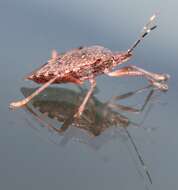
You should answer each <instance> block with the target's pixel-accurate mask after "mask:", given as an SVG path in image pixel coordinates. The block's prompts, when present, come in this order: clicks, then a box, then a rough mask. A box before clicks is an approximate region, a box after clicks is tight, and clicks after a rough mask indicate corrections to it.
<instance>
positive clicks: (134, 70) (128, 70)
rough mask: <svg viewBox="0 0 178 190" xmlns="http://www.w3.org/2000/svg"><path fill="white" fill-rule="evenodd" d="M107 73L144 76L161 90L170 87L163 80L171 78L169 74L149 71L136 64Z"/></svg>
mask: <svg viewBox="0 0 178 190" xmlns="http://www.w3.org/2000/svg"><path fill="white" fill-rule="evenodd" d="M107 74H108V75H109V76H113V77H122V76H144V77H146V78H147V79H148V80H149V82H150V83H151V84H152V85H153V86H155V87H156V88H158V89H160V90H167V89H168V86H167V85H166V84H164V83H162V82H163V81H166V80H167V79H168V78H169V75H167V74H158V73H152V72H148V71H146V70H144V69H141V68H139V67H136V66H127V67H123V68H121V69H119V70H116V71H113V72H110V73H107Z"/></svg>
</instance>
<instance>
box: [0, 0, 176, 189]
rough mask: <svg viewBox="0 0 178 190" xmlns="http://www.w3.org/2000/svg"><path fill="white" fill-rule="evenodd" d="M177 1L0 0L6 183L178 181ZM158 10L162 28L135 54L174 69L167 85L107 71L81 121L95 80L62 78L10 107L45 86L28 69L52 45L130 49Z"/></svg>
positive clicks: (157, 184)
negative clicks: (29, 77) (78, 113)
mask: <svg viewBox="0 0 178 190" xmlns="http://www.w3.org/2000/svg"><path fill="white" fill-rule="evenodd" d="M176 7H177V2H176V1H174V0H171V1H169V2H166V3H165V2H164V4H163V2H162V1H157V2H153V1H151V2H149V3H144V4H143V2H142V1H139V0H136V1H134V2H130V1H124V2H121V1H114V0H113V1H109V2H104V1H101V0H97V1H94V0H93V1H92V0H91V1H80V0H77V1H75V2H71V1H56V0H52V1H47V0H46V1H41V0H37V1H33V0H32V1H30V2H24V1H22V0H16V1H13V2H12V1H9V0H6V1H4V0H2V1H0V21H1V22H0V23H1V31H0V34H1V35H0V42H1V43H0V49H1V51H0V55H1V63H0V65H1V69H0V86H1V100H0V105H1V106H0V119H1V125H0V155H1V157H0V160H1V162H0V187H1V188H2V189H12V188H13V189H43V190H44V189H62V190H65V189H66V190H67V189H97V190H99V189H102V190H105V189H156V190H157V189H161V190H163V189H165V190H166V189H176V188H177V186H178V183H177V177H178V168H177V160H178V151H177V145H178V128H177V123H178V117H177V110H178V103H177V97H178V87H177V81H178V77H177V41H176V39H177V32H178V27H177V26H176V24H175V22H176V21H175V18H176V16H177V9H176ZM157 10H159V12H160V15H159V17H158V21H157V23H158V29H156V30H155V31H154V32H152V33H151V34H150V35H149V36H148V37H147V38H146V39H145V40H144V42H143V43H142V44H141V45H140V46H139V47H138V48H137V49H136V51H135V55H134V58H133V59H132V60H130V61H129V62H128V64H133V65H137V66H139V67H141V68H144V69H147V70H149V71H154V72H163V73H168V74H170V75H171V78H170V80H169V91H168V92H166V93H161V92H159V91H155V90H153V89H152V88H146V89H144V90H142V91H139V93H135V92H136V90H137V89H141V88H142V87H143V86H146V85H147V82H146V80H145V79H142V78H137V79H136V78H127V77H124V78H111V77H107V76H101V77H98V78H97V89H96V92H95V93H94V96H93V97H92V98H91V99H90V102H89V104H88V107H87V110H86V111H85V113H84V115H83V117H82V118H81V120H80V121H79V123H77V122H75V121H73V120H72V114H73V113H74V111H75V109H76V107H77V105H78V104H79V103H80V102H81V98H82V97H83V96H84V94H85V93H86V89H87V88H88V83H86V84H85V85H84V86H83V87H82V88H81V89H80V88H78V87H76V86H75V85H72V84H62V85H55V86H52V87H50V88H48V89H47V90H46V91H44V93H42V94H41V95H39V96H38V97H36V98H35V99H34V100H33V101H32V102H31V103H30V104H28V106H27V107H24V108H23V109H19V110H16V111H12V110H9V109H8V105H9V102H11V101H12V100H17V99H20V98H22V97H24V96H27V95H29V94H31V92H32V91H34V89H35V88H36V87H37V85H36V84H34V83H32V82H30V81H23V80H22V78H23V76H24V75H26V74H27V73H29V72H30V71H32V70H34V69H35V68H37V67H39V66H40V65H42V64H43V63H45V62H46V60H47V59H48V58H49V56H50V52H51V50H52V49H53V48H56V49H57V50H58V51H59V52H60V51H61V52H64V51H66V50H68V49H70V48H74V47H79V46H81V45H88V46H89V45H102V46H105V47H107V48H110V49H111V50H113V51H116V50H121V51H122V50H126V49H127V48H129V46H130V45H131V44H132V43H133V42H134V41H135V39H136V37H137V36H138V33H139V31H140V29H141V28H142V26H143V25H144V23H145V22H146V21H147V19H148V18H149V17H150V16H151V15H152V14H153V13H154V12H155V11H157ZM128 92H133V93H128ZM121 95H122V96H121ZM113 97H114V98H113ZM142 108H143V109H142ZM139 109H141V112H139ZM143 162H144V164H143ZM144 166H146V168H147V169H144ZM151 182H152V184H151Z"/></svg>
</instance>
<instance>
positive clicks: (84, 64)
mask: <svg viewBox="0 0 178 190" xmlns="http://www.w3.org/2000/svg"><path fill="white" fill-rule="evenodd" d="M113 62H114V59H113V53H112V52H111V51H110V50H109V49H106V48H104V47H101V46H90V47H84V48H78V49H73V50H70V51H68V52H66V53H64V54H62V55H59V57H58V58H57V60H56V61H55V62H53V61H49V62H48V63H47V64H45V65H44V66H42V67H41V68H40V69H38V70H36V71H35V72H33V73H32V74H31V75H29V76H28V77H27V78H28V79H31V80H34V81H36V82H38V83H43V82H47V81H48V80H50V79H51V78H52V77H54V76H56V75H59V79H58V80H56V81H55V82H56V83H59V82H71V81H70V79H71V78H75V79H79V80H81V81H83V80H86V79H89V78H91V77H94V76H97V75H99V74H102V73H103V72H104V71H105V69H110V68H111V67H112V66H113Z"/></svg>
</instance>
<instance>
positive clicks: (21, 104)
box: [10, 76, 58, 109]
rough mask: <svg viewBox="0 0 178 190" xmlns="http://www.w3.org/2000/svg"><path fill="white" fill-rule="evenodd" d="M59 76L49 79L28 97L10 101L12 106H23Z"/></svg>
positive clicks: (13, 107)
mask: <svg viewBox="0 0 178 190" xmlns="http://www.w3.org/2000/svg"><path fill="white" fill-rule="evenodd" d="M57 78H58V76H56V77H54V78H52V79H51V80H49V81H48V82H47V83H45V84H44V85H43V86H41V87H40V88H39V89H37V90H36V91H35V92H34V93H32V94H31V95H30V96H28V97H26V98H25V99H23V100H20V101H17V102H12V103H10V108H12V109H15V108H18V107H22V106H24V105H25V104H27V103H28V102H29V101H30V100H31V99H32V98H34V97H35V96H37V95H38V94H39V93H41V92H42V91H43V90H44V89H46V88H47V87H48V86H49V85H50V84H52V83H53V82H54V81H55V80H56V79H57Z"/></svg>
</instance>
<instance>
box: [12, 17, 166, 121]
mask: <svg viewBox="0 0 178 190" xmlns="http://www.w3.org/2000/svg"><path fill="white" fill-rule="evenodd" d="M155 18H156V15H153V16H152V17H150V19H149V22H148V23H147V24H146V25H145V27H144V30H143V33H141V35H140V37H139V39H138V40H137V41H136V42H135V43H134V44H133V46H131V48H129V49H128V50H127V51H125V52H111V51H110V50H109V49H106V48H104V47H101V46H91V47H80V48H77V49H73V50H70V51H68V52H66V53H64V54H59V55H58V53H57V52H56V51H53V53H52V58H51V59H50V60H49V61H48V63H47V64H45V65H44V66H42V67H41V68H40V69H38V70H36V71H34V72H33V73H32V74H30V75H29V76H27V77H26V78H27V79H29V80H33V81H35V82H37V83H43V84H44V85H43V86H41V87H40V88H39V89H38V90H36V91H35V92H34V93H33V94H31V95H30V96H29V97H27V98H25V99H24V100H21V101H18V102H12V103H11V104H10V107H11V108H15V107H21V106H23V105H25V104H26V103H28V102H29V101H30V100H31V99H32V98H33V97H34V96H36V95H38V94H39V93H40V92H42V91H43V90H44V89H45V88H47V87H48V86H49V85H50V84H54V83H67V82H72V83H75V84H82V83H83V82H84V81H85V80H89V81H90V83H91V87H90V89H89V91H88V92H87V94H86V96H85V98H84V100H83V102H82V104H81V105H80V107H79V109H78V111H77V112H76V113H75V115H74V116H75V117H77V118H79V117H80V115H81V114H82V112H83V110H84V109H85V106H86V103H87V102H88V99H89V98H90V96H91V94H92V92H93V90H94V88H95V86H96V81H95V77H96V76H98V75H101V74H107V75H109V76H115V77H121V76H144V77H146V78H147V79H148V80H149V82H150V83H151V84H152V85H153V86H155V87H156V88H158V89H160V90H167V88H168V87H167V85H166V84H164V83H163V81H165V80H167V79H168V78H169V76H168V75H166V74H156V73H151V72H148V71H145V70H143V69H141V68H138V67H136V66H127V67H123V68H121V69H119V70H116V71H112V69H113V68H114V67H115V66H117V65H120V64H122V63H124V62H126V61H127V60H128V59H130V58H131V57H132V52H133V50H134V48H135V47H136V46H137V45H138V44H139V43H140V41H141V40H142V39H143V38H144V37H145V36H146V35H147V34H148V33H149V32H150V31H151V30H153V29H155V28H156V25H153V26H152V23H153V21H154V19H155Z"/></svg>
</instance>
